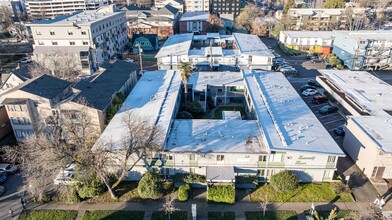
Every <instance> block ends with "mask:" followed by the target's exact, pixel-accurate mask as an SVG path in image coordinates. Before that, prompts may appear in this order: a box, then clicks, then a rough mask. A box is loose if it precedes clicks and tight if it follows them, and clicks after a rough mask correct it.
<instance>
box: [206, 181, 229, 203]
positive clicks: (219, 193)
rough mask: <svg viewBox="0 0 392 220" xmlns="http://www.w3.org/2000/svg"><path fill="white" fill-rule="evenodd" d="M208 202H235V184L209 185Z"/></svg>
mask: <svg viewBox="0 0 392 220" xmlns="http://www.w3.org/2000/svg"><path fill="white" fill-rule="evenodd" d="M207 202H208V203H225V204H234V203H235V188H234V186H233V185H209V186H208V190H207Z"/></svg>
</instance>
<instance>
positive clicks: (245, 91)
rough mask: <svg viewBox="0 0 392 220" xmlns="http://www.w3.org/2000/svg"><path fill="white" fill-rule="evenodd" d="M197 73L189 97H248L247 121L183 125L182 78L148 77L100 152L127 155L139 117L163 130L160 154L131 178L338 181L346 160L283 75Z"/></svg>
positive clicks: (176, 74) (114, 122)
mask: <svg viewBox="0 0 392 220" xmlns="http://www.w3.org/2000/svg"><path fill="white" fill-rule="evenodd" d="M215 73H216V72H215ZM195 74H197V76H195V79H193V80H192V81H190V83H192V84H188V86H189V87H188V90H189V95H190V94H192V96H196V95H199V94H201V93H200V92H201V90H202V87H206V89H204V94H205V97H206V98H208V97H209V98H212V99H214V97H218V99H222V100H223V99H224V98H225V96H224V95H217V94H216V93H217V92H218V93H227V95H228V94H229V93H232V92H237V93H240V92H241V93H242V94H241V96H240V95H238V96H237V98H238V99H242V100H243V106H244V108H245V109H246V113H245V114H246V115H243V116H246V118H247V120H241V118H242V117H240V116H238V112H226V113H225V117H223V119H179V120H178V119H176V114H177V112H178V109H179V105H180V102H181V93H182V91H183V89H182V86H183V85H182V83H181V82H182V81H181V73H180V72H179V71H175V70H167V71H154V72H146V73H144V75H143V76H142V77H141V79H140V80H139V82H138V84H137V85H136V86H135V88H134V90H132V92H131V94H130V95H129V96H128V97H127V99H126V100H125V103H126V104H124V105H123V106H122V108H121V109H120V110H119V111H118V113H117V114H116V115H115V116H114V118H113V119H112V121H111V122H110V123H109V124H108V126H107V128H106V129H105V131H104V132H103V133H102V135H101V137H100V138H99V140H98V141H97V142H96V144H95V146H94V148H101V147H103V148H105V149H111V150H113V153H114V154H117V153H121V149H124V148H123V144H127V143H126V142H124V140H127V137H128V135H129V131H128V130H127V126H124V121H123V118H124V117H125V116H126V115H127V114H129V113H132V114H136V115H137V116H138V117H141V118H143V119H144V120H143V122H144V123H151V124H152V125H154V126H156V127H158V128H159V129H160V132H159V134H160V135H159V137H158V138H157V139H156V140H155V141H154V143H156V144H157V145H158V146H160V147H161V149H160V150H157V151H156V152H152V153H151V155H150V156H149V157H148V158H147V160H139V161H138V162H137V164H136V166H135V167H134V168H133V169H132V171H130V173H129V175H128V178H129V179H139V178H140V177H141V175H142V174H143V173H145V172H146V171H150V170H158V171H160V172H161V174H162V175H165V176H172V175H175V174H176V173H197V174H201V175H206V176H207V181H209V182H210V181H211V182H217V181H222V182H233V181H235V175H238V174H241V173H247V174H251V175H257V176H258V177H259V181H268V179H269V178H270V177H271V176H272V175H273V174H275V173H278V172H279V171H281V170H291V171H293V172H295V173H296V174H297V176H298V178H299V179H300V181H303V182H310V181H330V180H332V178H333V173H334V171H335V170H336V162H337V159H338V157H341V156H344V154H343V152H342V150H341V149H340V148H339V146H338V145H337V144H336V143H335V141H334V140H333V139H332V137H331V136H330V135H329V133H328V132H327V131H326V130H325V128H324V127H323V125H322V124H321V123H320V121H319V120H318V119H317V118H316V116H315V115H314V113H313V112H312V110H311V109H309V107H308V106H307V105H306V103H305V102H304V101H303V99H302V98H301V97H300V96H299V95H298V93H297V92H296V91H295V89H294V88H293V87H292V86H291V84H290V83H289V82H288V80H287V79H286V78H285V76H284V75H283V74H281V73H277V72H269V71H260V70H242V71H241V72H224V73H216V74H214V72H213V73H211V72H210V73H204V72H199V73H195ZM221 77H223V78H224V79H223V80H222V82H221V84H219V79H220V78H221ZM231 77H232V80H231V81H230V80H228V79H229V78H231ZM210 83H211V85H210ZM199 87H200V88H199ZM231 88H237V90H236V91H233V90H232V89H231ZM241 88H242V90H241ZM193 89H195V90H197V91H194V90H193ZM191 91H192V92H191ZM194 92H195V94H194ZM196 93H198V94H196ZM188 97H189V96H188ZM199 98H200V97H199ZM226 98H227V99H229V97H228V96H227V97H226ZM225 104H226V103H225V102H224V101H222V102H221V105H225ZM227 104H229V103H227ZM231 116H233V117H231ZM132 160H133V159H132V157H131V159H130V161H129V163H130V164H132V163H133V161H132ZM114 169H119V167H114ZM214 177H216V179H214Z"/></svg>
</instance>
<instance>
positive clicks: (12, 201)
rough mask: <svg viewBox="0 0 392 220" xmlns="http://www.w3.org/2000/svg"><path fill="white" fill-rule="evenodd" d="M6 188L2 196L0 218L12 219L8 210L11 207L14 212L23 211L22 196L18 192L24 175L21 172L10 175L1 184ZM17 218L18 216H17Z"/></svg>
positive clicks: (0, 198)
mask: <svg viewBox="0 0 392 220" xmlns="http://www.w3.org/2000/svg"><path fill="white" fill-rule="evenodd" d="M1 185H2V186H4V187H5V188H6V191H5V192H4V194H3V195H1V196H0V213H2V214H1V215H0V219H10V218H7V216H8V215H6V214H8V210H9V209H10V208H11V209H12V210H13V211H14V214H19V213H20V212H21V211H22V206H21V204H20V198H21V197H20V196H21V194H20V193H18V191H19V187H21V185H22V176H21V174H20V172H18V173H16V174H14V175H9V176H8V177H7V180H6V181H5V182H4V183H2V184H1ZM15 219H16V218H15Z"/></svg>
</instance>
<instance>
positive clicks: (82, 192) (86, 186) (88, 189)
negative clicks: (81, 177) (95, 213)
mask: <svg viewBox="0 0 392 220" xmlns="http://www.w3.org/2000/svg"><path fill="white" fill-rule="evenodd" d="M75 189H76V190H77V192H78V194H79V197H80V198H82V199H85V198H92V197H94V196H98V195H100V194H102V193H104V192H105V190H106V187H105V185H104V184H103V183H101V182H100V181H98V180H96V179H93V180H90V181H87V182H84V183H83V184H76V185H75Z"/></svg>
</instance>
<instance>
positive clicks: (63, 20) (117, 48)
mask: <svg viewBox="0 0 392 220" xmlns="http://www.w3.org/2000/svg"><path fill="white" fill-rule="evenodd" d="M125 22H126V18H125V11H117V10H116V9H115V6H114V5H110V6H106V7H103V8H100V9H98V10H95V11H83V12H75V13H74V14H72V15H67V16H60V17H57V18H56V19H52V20H41V21H36V22H33V23H31V24H28V26H30V27H31V32H32V35H33V38H34V45H33V48H34V51H33V56H32V59H33V60H35V61H37V62H45V64H46V65H54V64H53V63H51V60H52V59H51V58H52V57H56V56H57V57H58V56H67V57H72V58H74V62H75V64H73V65H77V66H79V68H80V69H81V70H82V72H83V73H84V74H87V75H89V74H91V73H94V72H95V71H96V70H98V66H99V65H101V64H102V63H103V62H105V61H109V60H111V59H113V58H115V57H116V56H119V55H121V54H122V53H123V52H124V51H125V50H126V45H127V44H128V37H127V27H126V23H125Z"/></svg>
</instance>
